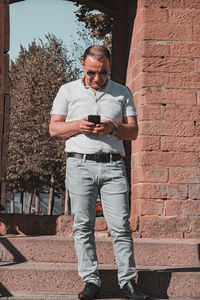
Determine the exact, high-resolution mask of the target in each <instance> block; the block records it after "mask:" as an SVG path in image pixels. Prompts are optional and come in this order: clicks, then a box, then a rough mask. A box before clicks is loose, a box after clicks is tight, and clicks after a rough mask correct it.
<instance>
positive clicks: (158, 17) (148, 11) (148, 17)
mask: <svg viewBox="0 0 200 300" xmlns="http://www.w3.org/2000/svg"><path fill="white" fill-rule="evenodd" d="M141 13H142V15H143V22H144V23H150V22H154V23H167V22H168V12H167V9H165V8H160V7H156V8H155V7H144V9H143V10H142V12H141Z"/></svg>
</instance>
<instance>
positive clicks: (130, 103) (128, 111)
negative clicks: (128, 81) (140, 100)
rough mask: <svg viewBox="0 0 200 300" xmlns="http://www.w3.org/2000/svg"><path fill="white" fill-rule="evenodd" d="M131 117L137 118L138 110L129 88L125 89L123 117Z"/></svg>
mask: <svg viewBox="0 0 200 300" xmlns="http://www.w3.org/2000/svg"><path fill="white" fill-rule="evenodd" d="M130 116H137V110H136V107H135V104H134V100H133V96H132V94H131V92H130V91H129V89H128V88H127V87H125V104H124V109H123V117H130Z"/></svg>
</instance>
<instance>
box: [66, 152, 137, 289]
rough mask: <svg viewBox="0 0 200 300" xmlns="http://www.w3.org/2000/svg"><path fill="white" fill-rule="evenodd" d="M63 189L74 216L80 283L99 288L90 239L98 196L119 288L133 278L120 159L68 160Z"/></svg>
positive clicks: (99, 282)
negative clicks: (67, 194)
mask: <svg viewBox="0 0 200 300" xmlns="http://www.w3.org/2000/svg"><path fill="white" fill-rule="evenodd" d="M66 188H67V189H68V191H69V196H70V200H71V209H72V214H73V216H74V241H75V249H76V254H77V257H78V273H79V275H80V276H81V278H82V279H83V281H84V282H93V283H95V284H97V285H98V286H100V285H101V281H100V278H99V273H98V261H97V255H96V247H95V237H94V226H95V218H96V199H97V195H98V193H100V197H101V201H102V207H103V213H104V216H105V219H106V222H107V225H108V229H109V231H110V234H111V236H112V240H113V248H114V254H115V259H116V263H117V265H118V282H119V285H120V287H121V288H122V287H123V286H124V284H125V283H127V282H128V281H129V280H130V279H132V278H134V277H135V276H136V268H135V262H134V256H133V240H132V235H131V231H130V226H129V221H128V219H129V200H128V183H127V178H126V170H125V166H124V162H123V160H119V161H116V162H109V163H100V162H95V161H91V160H85V157H84V158H83V159H78V158H74V157H69V158H68V159H67V168H66Z"/></svg>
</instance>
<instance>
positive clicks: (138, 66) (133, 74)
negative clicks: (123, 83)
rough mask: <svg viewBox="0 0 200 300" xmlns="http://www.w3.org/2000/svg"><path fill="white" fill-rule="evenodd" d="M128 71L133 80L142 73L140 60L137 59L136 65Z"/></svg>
mask: <svg viewBox="0 0 200 300" xmlns="http://www.w3.org/2000/svg"><path fill="white" fill-rule="evenodd" d="M130 71H131V78H132V79H135V78H136V77H137V76H138V75H139V74H140V73H141V72H142V71H143V64H142V59H138V60H137V63H136V64H134V65H132V66H131V69H130Z"/></svg>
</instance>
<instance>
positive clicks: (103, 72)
mask: <svg viewBox="0 0 200 300" xmlns="http://www.w3.org/2000/svg"><path fill="white" fill-rule="evenodd" d="M96 74H98V75H99V76H100V77H106V76H108V72H106V71H102V72H94V71H87V75H88V76H89V77H95V75H96Z"/></svg>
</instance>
